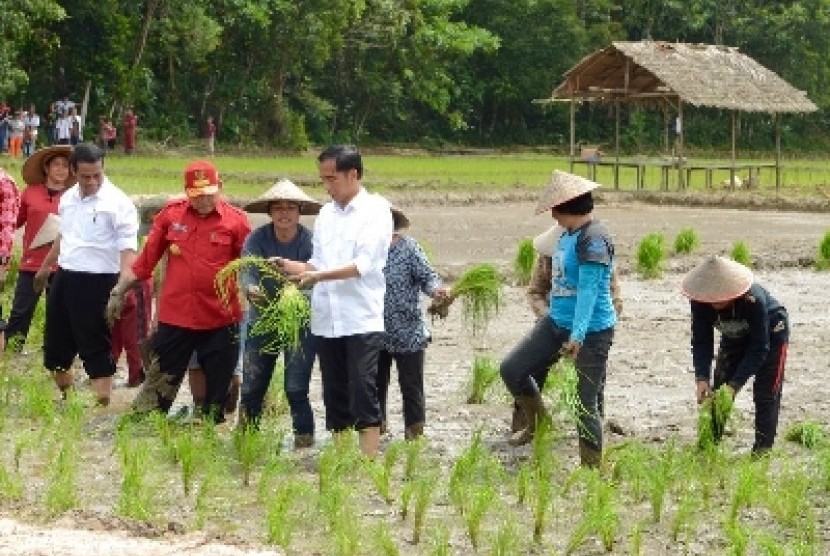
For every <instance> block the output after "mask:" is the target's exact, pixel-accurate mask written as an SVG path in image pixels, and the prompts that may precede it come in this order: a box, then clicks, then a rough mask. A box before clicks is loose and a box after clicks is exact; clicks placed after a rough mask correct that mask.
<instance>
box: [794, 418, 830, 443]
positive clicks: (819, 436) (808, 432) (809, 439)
mask: <svg viewBox="0 0 830 556" xmlns="http://www.w3.org/2000/svg"><path fill="white" fill-rule="evenodd" d="M786 438H787V440H789V441H790V442H797V443H799V444H801V445H802V446H804V447H805V448H811V449H812V448H816V447H818V446H820V445H821V444H823V443H824V442H825V441H826V439H827V432H826V431H825V430H824V427H822V426H821V425H820V424H819V423H816V422H815V421H804V422H803V423H796V424H794V425H793V426H791V427H790V428H789V429H788V430H787V436H786Z"/></svg>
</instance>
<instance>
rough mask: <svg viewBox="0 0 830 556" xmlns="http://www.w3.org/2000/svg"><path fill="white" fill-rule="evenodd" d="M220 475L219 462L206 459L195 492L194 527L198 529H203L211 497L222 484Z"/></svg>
mask: <svg viewBox="0 0 830 556" xmlns="http://www.w3.org/2000/svg"><path fill="white" fill-rule="evenodd" d="M222 474H223V473H222V470H221V469H220V465H219V460H216V459H210V458H208V459H207V461H206V462H205V465H204V466H203V471H202V480H201V481H200V482H199V488H198V489H197V490H196V504H195V510H196V526H197V527H198V528H199V529H204V527H205V523H207V520H208V514H209V513H210V510H211V506H210V501H211V495H213V494H214V493H215V492H216V490H217V486H218V485H220V484H221V483H222Z"/></svg>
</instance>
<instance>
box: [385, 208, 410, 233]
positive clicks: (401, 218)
mask: <svg viewBox="0 0 830 556" xmlns="http://www.w3.org/2000/svg"><path fill="white" fill-rule="evenodd" d="M389 208H390V209H392V223H393V226H394V229H395V230H403V229H404V228H408V227H409V218H407V217H406V215H405V214H404V213H403V211H402V210H401V209H399V208H398V207H393V206H390V207H389Z"/></svg>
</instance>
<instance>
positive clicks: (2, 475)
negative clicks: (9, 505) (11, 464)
mask: <svg viewBox="0 0 830 556" xmlns="http://www.w3.org/2000/svg"><path fill="white" fill-rule="evenodd" d="M22 497H23V480H22V478H21V477H20V475H19V474H18V473H16V472H10V471H9V470H8V469H6V466H5V465H3V463H2V462H0V501H12V502H14V501H18V500H20V499H21V498H22Z"/></svg>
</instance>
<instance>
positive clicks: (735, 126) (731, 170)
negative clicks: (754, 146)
mask: <svg viewBox="0 0 830 556" xmlns="http://www.w3.org/2000/svg"><path fill="white" fill-rule="evenodd" d="M737 133H738V113H737V111H735V110H733V111H732V158H731V162H732V163H731V164H730V166H731V168H729V187H735V136H736V135H737Z"/></svg>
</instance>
